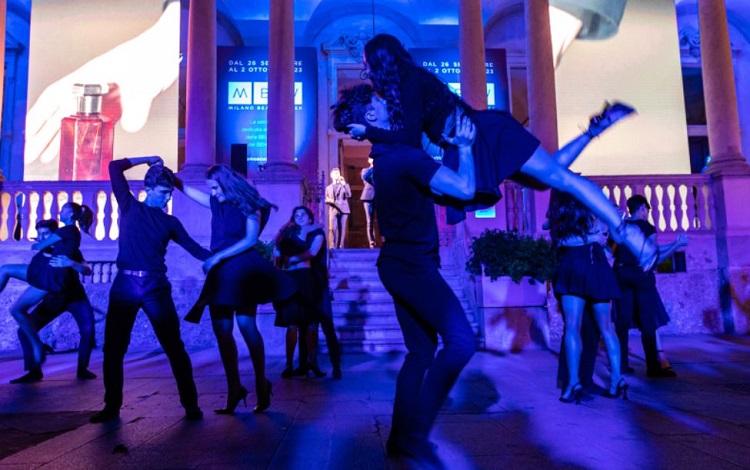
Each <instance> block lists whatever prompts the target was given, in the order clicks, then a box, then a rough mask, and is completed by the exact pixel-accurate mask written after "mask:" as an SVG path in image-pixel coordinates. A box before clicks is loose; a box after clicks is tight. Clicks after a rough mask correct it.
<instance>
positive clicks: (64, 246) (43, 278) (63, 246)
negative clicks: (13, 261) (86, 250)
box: [26, 224, 83, 293]
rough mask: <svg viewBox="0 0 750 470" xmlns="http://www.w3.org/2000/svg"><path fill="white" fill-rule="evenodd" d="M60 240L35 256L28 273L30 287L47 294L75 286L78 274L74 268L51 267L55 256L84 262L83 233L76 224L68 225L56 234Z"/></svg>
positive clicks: (27, 278)
mask: <svg viewBox="0 0 750 470" xmlns="http://www.w3.org/2000/svg"><path fill="white" fill-rule="evenodd" d="M54 234H55V235H57V236H58V237H60V240H59V241H57V242H55V244H54V245H52V246H50V247H48V248H47V249H46V250H42V251H40V252H39V253H37V254H35V255H34V257H33V258H32V259H31V262H30V263H29V267H28V268H27V271H26V280H27V282H28V283H29V285H30V286H33V287H36V288H37V289H41V290H44V291H47V292H52V293H58V292H62V291H63V290H64V289H65V287H66V286H70V285H74V284H75V279H74V278H75V277H76V276H77V273H76V272H75V271H74V270H73V269H72V268H55V267H52V266H50V265H49V261H50V259H51V258H52V257H53V256H59V255H63V256H67V257H68V258H70V259H72V260H73V261H83V256H82V255H81V251H80V246H81V232H80V231H79V230H78V227H76V226H75V224H70V225H66V226H65V227H62V228H60V229H58V230H56V231H55V232H54Z"/></svg>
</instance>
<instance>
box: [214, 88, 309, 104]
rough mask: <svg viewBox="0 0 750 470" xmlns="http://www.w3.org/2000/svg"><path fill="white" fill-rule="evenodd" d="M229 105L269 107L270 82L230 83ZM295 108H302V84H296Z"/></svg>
mask: <svg viewBox="0 0 750 470" xmlns="http://www.w3.org/2000/svg"><path fill="white" fill-rule="evenodd" d="M227 91H228V93H227V104H228V105H256V106H267V105H268V82H229V87H228V90H227ZM294 106H295V107H296V106H302V82H294Z"/></svg>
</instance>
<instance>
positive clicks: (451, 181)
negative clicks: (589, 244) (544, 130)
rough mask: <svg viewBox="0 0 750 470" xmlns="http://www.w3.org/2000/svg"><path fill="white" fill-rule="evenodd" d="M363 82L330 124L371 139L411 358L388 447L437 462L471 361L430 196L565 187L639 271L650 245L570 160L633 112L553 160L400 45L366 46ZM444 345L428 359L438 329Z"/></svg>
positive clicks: (509, 121)
mask: <svg viewBox="0 0 750 470" xmlns="http://www.w3.org/2000/svg"><path fill="white" fill-rule="evenodd" d="M364 59H365V64H364V66H365V75H366V76H367V77H368V78H369V79H370V81H371V82H372V87H370V86H369V85H359V86H356V87H354V88H352V89H348V90H345V91H344V92H342V95H341V98H340V100H339V102H338V103H336V104H335V105H334V106H333V114H334V127H335V128H336V129H337V130H339V131H346V132H349V133H350V134H351V135H352V136H353V137H355V138H359V139H367V140H369V141H370V142H371V143H372V144H373V149H372V157H373V159H374V170H373V178H374V182H375V187H376V188H378V191H377V192H376V195H375V202H376V204H377V206H378V208H379V210H380V213H379V216H378V217H379V222H380V224H381V229H382V232H383V234H384V236H385V239H386V242H385V244H384V246H383V249H382V250H381V254H380V258H379V259H378V272H379V274H380V277H381V280H382V281H383V284H384V285H385V287H386V289H387V290H388V291H389V293H390V294H391V295H392V296H393V298H394V303H395V304H396V311H397V316H398V320H399V323H400V325H401V328H402V331H403V334H404V342H405V344H406V347H407V349H408V354H407V356H406V359H405V361H404V365H403V366H402V369H401V372H400V373H399V376H398V379H397V384H396V397H395V399H394V412H393V427H392V430H391V435H390V437H389V440H388V451H389V453H391V454H395V455H402V456H406V457H409V458H413V459H417V460H419V461H422V462H426V463H428V464H429V463H433V464H435V465H439V459H438V458H437V456H436V455H435V450H434V447H433V446H432V445H431V444H430V442H429V440H428V436H429V432H430V429H431V427H432V424H433V422H434V420H435V417H436V415H437V412H438V410H439V409H440V406H441V405H442V403H443V402H444V400H445V398H446V396H447V394H448V392H449V391H450V389H451V387H452V386H453V384H454V383H455V381H456V379H457V377H458V375H459V373H460V372H461V370H462V369H463V367H464V366H465V365H466V363H467V362H468V361H469V359H470V357H471V355H472V353H473V352H474V348H475V338H474V335H473V332H472V330H471V328H470V327H469V324H468V321H467V320H466V315H465V313H464V311H463V309H462V308H461V305H460V303H459V302H458V300H457V299H456V298H455V295H454V294H453V293H452V292H451V290H450V289H449V287H448V286H447V284H445V281H444V280H443V279H442V277H441V276H440V274H439V272H438V266H439V264H438V263H439V259H438V243H437V226H436V223H435V219H434V211H433V203H434V201H435V199H436V197H439V199H440V200H441V201H446V200H447V201H449V202H450V204H451V205H453V206H455V207H464V208H472V207H475V206H477V205H481V204H485V205H486V203H487V201H493V200H494V201H496V200H497V198H498V197H499V190H498V187H499V184H500V183H501V182H502V180H504V179H506V178H509V177H516V178H519V179H526V180H529V179H531V180H534V181H535V185H537V186H539V185H541V186H549V187H552V188H555V189H558V190H560V191H563V192H567V193H569V194H570V195H572V196H573V197H574V198H575V199H577V200H579V201H581V202H583V203H584V205H585V206H586V207H587V208H588V209H589V210H591V211H592V213H593V214H594V215H595V216H596V217H597V218H599V219H600V220H602V221H603V222H604V223H605V224H606V225H607V227H608V230H609V232H610V233H612V235H613V237H614V238H615V239H616V240H617V241H618V242H620V243H622V244H624V245H625V246H627V247H628V248H629V249H630V250H631V251H632V252H633V253H635V255H636V256H637V258H638V260H639V264H640V265H641V267H643V268H648V267H650V266H652V265H653V263H654V262H655V260H656V258H657V250H656V247H655V245H654V244H653V242H651V241H650V240H647V239H646V238H645V237H644V236H643V234H642V233H641V232H640V231H639V230H636V229H634V228H632V227H629V226H628V225H627V224H624V223H622V220H621V218H620V215H619V212H618V210H617V208H616V207H615V206H614V205H612V203H610V201H608V200H607V198H606V197H605V196H604V194H603V193H602V191H601V189H600V188H599V187H598V186H597V185H595V184H594V183H592V182H591V181H589V180H587V179H586V178H583V177H581V176H579V175H576V174H574V173H572V172H571V171H570V170H569V169H568V166H569V165H570V164H571V163H572V162H573V161H574V160H575V158H576V157H577V156H578V155H579V154H580V153H581V151H582V150H583V149H584V148H585V146H586V145H587V144H588V143H589V142H590V141H591V140H592V139H593V138H594V137H597V136H598V135H599V134H601V133H602V132H603V131H604V130H606V129H607V127H609V126H610V125H611V124H613V123H614V122H616V121H618V120H619V119H621V118H623V117H625V116H627V115H628V114H630V113H632V112H633V109H632V108H630V107H628V106H625V105H622V104H616V105H613V106H607V107H605V109H604V110H603V111H602V113H601V114H600V115H598V116H595V117H594V118H592V119H591V121H590V123H589V128H588V130H587V131H586V132H585V133H584V134H583V135H581V136H579V137H578V138H576V139H574V140H573V141H571V142H570V143H569V144H567V145H566V146H565V147H563V148H562V149H561V150H560V151H558V152H556V153H555V154H553V155H550V154H549V153H548V152H546V151H545V150H544V149H543V148H542V147H541V146H540V145H539V140H538V139H537V138H536V137H534V136H533V135H531V134H530V133H528V132H527V131H526V130H525V129H524V128H523V127H522V126H521V125H520V124H519V123H518V122H517V121H516V120H514V119H513V117H512V116H511V115H510V114H508V113H506V112H502V111H494V110H488V111H478V110H474V109H472V108H471V107H470V106H468V105H467V104H466V103H465V102H463V101H462V100H461V99H460V98H459V97H458V96H456V95H455V94H454V93H453V92H451V91H450V89H449V88H448V87H447V86H446V85H445V84H444V83H443V82H441V81H440V80H439V79H438V78H437V77H435V76H434V75H432V74H431V73H429V72H428V71H426V70H425V69H423V68H421V67H419V66H417V65H416V64H415V63H414V61H413V60H412V58H411V56H410V55H409V53H408V52H407V51H406V50H405V49H404V47H403V45H402V44H401V43H400V41H399V40H398V39H397V38H395V37H393V36H390V35H387V34H379V35H377V36H375V37H374V38H372V39H371V40H370V41H369V42H368V43H367V44H366V45H365V53H364ZM423 133H425V134H426V135H427V137H428V138H429V140H430V141H432V142H433V143H435V144H438V145H440V146H441V147H442V148H443V149H444V150H445V158H444V163H445V164H446V165H448V166H453V167H454V169H450V168H448V166H446V165H443V166H441V165H439V164H437V163H436V162H435V161H434V160H433V159H431V158H430V157H429V156H428V155H427V154H426V153H425V152H424V151H423V150H422V148H421V143H422V134H423ZM438 335H440V336H441V338H442V340H443V343H444V347H443V349H442V350H440V351H439V352H438V353H437V355H436V354H435V351H436V348H437V336H438Z"/></svg>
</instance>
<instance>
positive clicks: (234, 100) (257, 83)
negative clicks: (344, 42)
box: [216, 47, 318, 163]
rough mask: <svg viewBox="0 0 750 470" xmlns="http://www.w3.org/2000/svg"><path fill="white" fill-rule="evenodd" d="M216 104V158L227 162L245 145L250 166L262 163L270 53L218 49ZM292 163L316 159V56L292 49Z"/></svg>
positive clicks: (252, 49)
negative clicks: (235, 146)
mask: <svg viewBox="0 0 750 470" xmlns="http://www.w3.org/2000/svg"><path fill="white" fill-rule="evenodd" d="M217 59H218V60H217V63H218V68H219V70H218V80H217V93H218V97H217V101H216V112H217V120H216V155H217V156H219V159H220V161H224V162H228V161H229V153H230V150H231V145H232V144H247V153H248V162H252V163H263V162H265V161H266V154H267V147H266V131H267V129H268V120H267V111H268V49H267V48H260V47H219V49H218V55H217ZM294 61H295V63H294V125H295V132H294V134H295V139H294V140H295V141H294V157H295V160H298V161H307V160H309V159H316V158H317V120H316V117H317V115H316V113H317V86H318V84H317V56H316V50H315V49H314V48H312V47H300V48H296V49H295V56H294Z"/></svg>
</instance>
